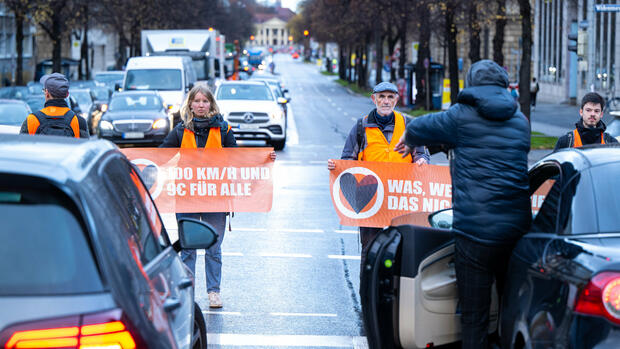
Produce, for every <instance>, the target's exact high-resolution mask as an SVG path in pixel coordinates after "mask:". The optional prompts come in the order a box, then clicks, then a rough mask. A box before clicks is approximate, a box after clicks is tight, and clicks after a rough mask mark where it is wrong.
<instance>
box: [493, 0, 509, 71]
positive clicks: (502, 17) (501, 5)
mask: <svg viewBox="0 0 620 349" xmlns="http://www.w3.org/2000/svg"><path fill="white" fill-rule="evenodd" d="M506 1H507V0H495V3H496V5H497V12H496V15H495V35H494V36H493V60H494V61H495V63H497V64H499V65H500V66H502V67H503V66H504V51H503V49H504V32H505V28H506V22H507V17H506Z"/></svg>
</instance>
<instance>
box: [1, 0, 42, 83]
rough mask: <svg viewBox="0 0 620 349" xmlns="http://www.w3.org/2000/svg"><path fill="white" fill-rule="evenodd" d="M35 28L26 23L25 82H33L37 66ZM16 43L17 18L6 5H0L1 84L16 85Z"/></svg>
mask: <svg viewBox="0 0 620 349" xmlns="http://www.w3.org/2000/svg"><path fill="white" fill-rule="evenodd" d="M34 32H35V27H34V26H33V25H32V23H30V22H26V23H24V41H23V63H22V64H23V77H24V81H30V80H32V78H33V76H34V69H35V66H34V65H35V64H34V60H33V53H34V49H35V45H34V40H33V35H34ZM16 46H17V45H16V42H15V17H14V16H13V14H12V13H11V12H10V11H8V10H7V9H6V7H5V5H4V4H0V83H1V84H2V85H6V84H8V83H11V84H15V74H16V70H17V49H16Z"/></svg>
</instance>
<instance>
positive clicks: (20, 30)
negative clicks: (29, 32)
mask: <svg viewBox="0 0 620 349" xmlns="http://www.w3.org/2000/svg"><path fill="white" fill-rule="evenodd" d="M0 2H2V3H4V4H5V6H6V7H7V9H9V11H11V12H12V13H13V15H14V16H15V51H17V52H16V53H17V59H16V62H15V63H16V67H15V77H14V78H15V84H16V85H23V84H24V24H25V23H26V22H28V14H30V13H32V8H33V4H32V2H31V1H28V0H2V1H0Z"/></svg>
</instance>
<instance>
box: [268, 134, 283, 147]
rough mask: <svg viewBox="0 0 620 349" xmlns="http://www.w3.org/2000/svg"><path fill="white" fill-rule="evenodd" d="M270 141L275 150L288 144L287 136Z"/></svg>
mask: <svg viewBox="0 0 620 349" xmlns="http://www.w3.org/2000/svg"><path fill="white" fill-rule="evenodd" d="M269 143H271V146H272V147H273V149H274V150H282V149H284V147H285V146H286V137H284V139H282V140H279V141H274V140H272V141H270V142H269Z"/></svg>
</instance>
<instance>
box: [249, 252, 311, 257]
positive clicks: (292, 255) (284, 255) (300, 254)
mask: <svg viewBox="0 0 620 349" xmlns="http://www.w3.org/2000/svg"><path fill="white" fill-rule="evenodd" d="M259 256H261V257H288V258H312V255H310V254H304V253H266V252H263V253H260V254H259Z"/></svg>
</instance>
